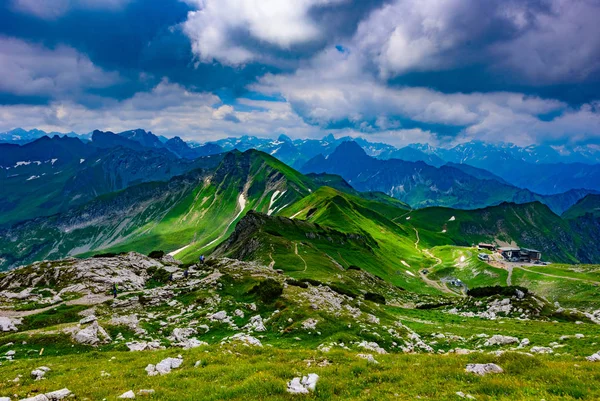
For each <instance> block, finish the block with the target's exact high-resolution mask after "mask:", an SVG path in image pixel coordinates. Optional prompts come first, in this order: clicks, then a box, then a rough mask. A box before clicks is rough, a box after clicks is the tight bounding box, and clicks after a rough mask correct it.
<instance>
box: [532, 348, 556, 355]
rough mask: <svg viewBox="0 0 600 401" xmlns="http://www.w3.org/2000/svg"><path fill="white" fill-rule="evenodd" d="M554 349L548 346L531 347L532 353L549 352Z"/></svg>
mask: <svg viewBox="0 0 600 401" xmlns="http://www.w3.org/2000/svg"><path fill="white" fill-rule="evenodd" d="M553 352H554V350H553V349H552V348H550V347H531V353H532V354H551V353H553Z"/></svg>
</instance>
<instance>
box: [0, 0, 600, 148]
mask: <svg viewBox="0 0 600 401" xmlns="http://www.w3.org/2000/svg"><path fill="white" fill-rule="evenodd" d="M99 11H101V12H99ZM31 15H33V16H35V17H39V18H32V17H31ZM599 20H600V2H599V1H598V0H505V1H481V0H443V1H439V0H364V1H363V0H361V1H358V0H296V1H280V0H162V1H160V2H157V1H144V0H47V1H33V0H9V1H8V2H6V3H5V4H1V3H0V110H1V111H0V112H1V113H2V114H0V117H1V118H2V120H1V121H0V125H1V126H2V129H10V128H14V127H16V126H26V127H39V128H50V127H51V128H52V129H56V130H75V131H77V132H87V131H90V130H92V129H95V128H101V129H113V130H120V129H129V128H132V127H143V128H147V129H153V130H155V131H157V132H158V133H161V134H165V135H170V134H173V135H180V136H183V137H187V138H190V139H196V140H200V141H203V140H207V139H214V138H216V137H223V136H228V135H243V134H252V135H260V136H271V137H273V136H277V135H279V134H280V133H286V134H288V135H290V136H292V137H302V136H305V137H321V136H324V135H326V134H329V133H330V132H331V133H334V134H335V135H350V136H357V135H363V136H368V137H369V138H371V139H372V140H378V141H383V142H389V143H394V144H406V143H407V142H409V141H413V142H430V143H456V142H461V141H467V140H472V139H481V140H486V141H511V142H515V143H518V144H524V145H526V144H531V143H548V144H552V145H553V146H559V147H560V146H562V145H565V146H566V147H569V146H570V147H573V146H591V145H590V144H594V143H600V127H599V115H600V110H599V109H600V108H599V106H598V104H599V101H600V96H598V93H600V28H599V27H598V23H597V21H599ZM161 80H162V81H161ZM257 99H262V100H257ZM264 99H268V100H264Z"/></svg>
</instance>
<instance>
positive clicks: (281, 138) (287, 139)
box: [277, 134, 292, 142]
mask: <svg viewBox="0 0 600 401" xmlns="http://www.w3.org/2000/svg"><path fill="white" fill-rule="evenodd" d="M277 140H278V141H280V142H292V138H290V137H289V136H287V135H285V134H281V135H279V137H278V138H277Z"/></svg>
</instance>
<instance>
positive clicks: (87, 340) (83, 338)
mask: <svg viewBox="0 0 600 401" xmlns="http://www.w3.org/2000/svg"><path fill="white" fill-rule="evenodd" d="M73 340H75V341H76V342H78V343H80V344H86V345H98V344H103V343H109V342H110V341H111V338H110V336H109V335H108V333H107V332H106V330H104V328H102V326H100V325H99V324H98V322H97V321H94V322H93V323H92V324H90V325H89V326H87V327H86V328H84V329H82V330H79V331H76V332H75V333H74V334H73Z"/></svg>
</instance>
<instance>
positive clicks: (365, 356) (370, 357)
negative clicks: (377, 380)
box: [356, 354, 379, 364]
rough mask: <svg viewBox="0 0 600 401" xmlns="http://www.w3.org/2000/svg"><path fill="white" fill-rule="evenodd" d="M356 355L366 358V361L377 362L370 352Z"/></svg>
mask: <svg viewBox="0 0 600 401" xmlns="http://www.w3.org/2000/svg"><path fill="white" fill-rule="evenodd" d="M356 356H357V357H359V358H362V359H366V360H367V362H369V363H373V364H378V363H379V362H377V360H375V358H373V355H371V354H358V355H356Z"/></svg>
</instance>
